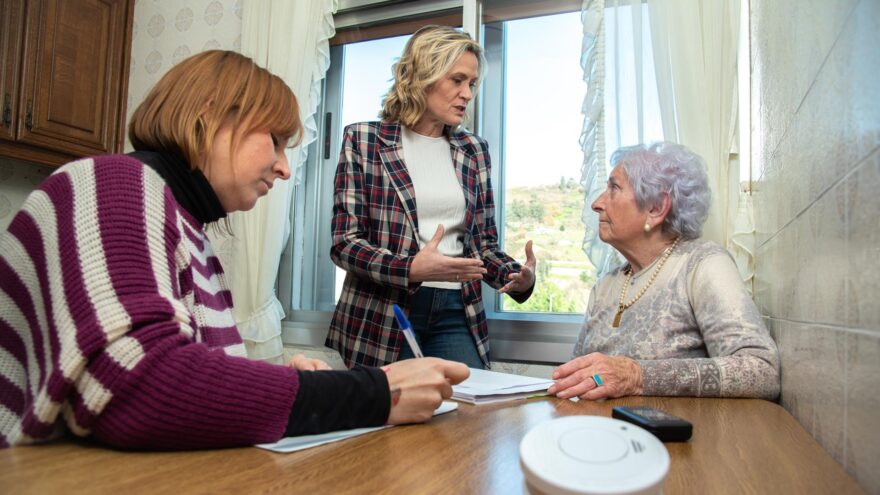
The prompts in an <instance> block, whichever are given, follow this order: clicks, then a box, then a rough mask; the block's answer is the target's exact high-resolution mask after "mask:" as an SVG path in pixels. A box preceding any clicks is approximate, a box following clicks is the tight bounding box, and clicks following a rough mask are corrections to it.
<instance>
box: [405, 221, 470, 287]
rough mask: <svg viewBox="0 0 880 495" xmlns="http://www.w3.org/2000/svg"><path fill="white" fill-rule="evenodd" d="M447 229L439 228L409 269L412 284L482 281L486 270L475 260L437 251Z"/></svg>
mask: <svg viewBox="0 0 880 495" xmlns="http://www.w3.org/2000/svg"><path fill="white" fill-rule="evenodd" d="M444 232H446V229H445V228H444V227H443V226H442V225H438V226H437V230H436V231H435V232H434V237H433V238H431V242H429V243H427V244H425V247H423V248H422V249H421V250H420V251H419V252H418V254H416V256H415V258H413V262H412V264H411V265H410V267H409V281H410V282H470V281H471V280H481V279H482V278H483V274H484V273H486V269H485V268H483V262H482V261H481V260H479V259H474V258H454V257H452V256H446V255H445V254H442V253H440V251H438V250H437V246H438V245H439V244H440V239H443V233H444Z"/></svg>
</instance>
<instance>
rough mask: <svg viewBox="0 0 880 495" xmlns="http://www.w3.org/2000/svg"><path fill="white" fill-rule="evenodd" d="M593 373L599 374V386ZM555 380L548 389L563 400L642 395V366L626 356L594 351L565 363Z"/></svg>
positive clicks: (554, 373) (555, 375) (556, 371)
mask: <svg viewBox="0 0 880 495" xmlns="http://www.w3.org/2000/svg"><path fill="white" fill-rule="evenodd" d="M593 375H599V379H600V380H601V382H602V385H597V384H596V382H595V381H594V380H593ZM553 379H554V380H556V383H555V384H554V385H553V386H551V387H550V389H549V390H547V392H548V393H550V395H554V394H555V395H556V397H559V398H560V399H569V398H571V397H575V396H577V397H580V398H581V399H588V400H596V399H604V398H606V397H607V398H615V397H624V396H627V395H641V394H642V367H641V366H639V363H637V362H635V361H634V360H632V359H630V358H628V357H626V356H606V355H605V354H602V353H599V352H593V353H591V354H587V355H586V356H581V357H578V358H575V359H572V360H571V361H569V362H567V363H565V364H563V365H562V366H560V367H558V368H556V370H555V371H553Z"/></svg>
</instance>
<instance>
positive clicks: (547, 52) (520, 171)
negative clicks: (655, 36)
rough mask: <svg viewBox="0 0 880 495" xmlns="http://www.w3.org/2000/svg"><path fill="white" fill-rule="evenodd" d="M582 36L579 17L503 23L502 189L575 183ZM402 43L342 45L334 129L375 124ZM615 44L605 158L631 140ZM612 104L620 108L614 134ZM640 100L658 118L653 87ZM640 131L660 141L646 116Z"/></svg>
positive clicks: (627, 53)
mask: <svg viewBox="0 0 880 495" xmlns="http://www.w3.org/2000/svg"><path fill="white" fill-rule="evenodd" d="M620 15H621V16H623V17H621V18H620V24H621V25H623V26H629V20H628V12H627V10H626V9H621V10H620ZM609 25H610V26H611V28H613V24H611V23H606V26H609ZM645 26H646V32H645V35H644V36H645V39H647V40H650V33H648V32H647V23H645ZM607 29H608V28H607ZM582 32H583V29H582V25H581V19H580V13H579V12H574V13H570V14H561V15H553V16H544V17H535V18H529V19H523V20H516V21H510V22H508V23H507V35H508V36H507V47H506V60H507V67H506V70H507V86H506V95H505V112H506V113H505V122H504V125H505V136H506V138H505V149H504V155H505V167H504V173H505V184H506V186H507V187H523V186H538V185H554V184H559V180H560V178H561V177H565V178H566V179H569V178H570V179H574V180H576V181H579V180H580V177H581V166H582V162H583V152H582V150H581V147H580V143H579V141H580V135H581V130H582V128H583V119H584V117H583V114H581V107H582V105H583V102H584V97H585V94H586V89H587V86H586V83H585V82H584V80H583V77H584V74H583V69H582V68H581V65H580V58H581V44H582V38H583V35H582ZM408 38H409V37H408V36H400V37H396V38H388V39H382V40H375V41H369V42H363V43H355V44H351V45H347V46H346V48H345V70H344V76H343V77H344V79H343V85H344V86H343V88H344V89H343V105H342V108H343V110H342V122H341V123H340V124H341V125H343V126H344V125H347V124H349V123H353V122H359V121H364V120H377V119H378V113H379V110H380V108H381V100H382V96H383V95H384V94H385V93H386V92H387V91H388V88H389V87H390V86H391V79H392V72H391V66H392V64H393V63H394V62H395V61H396V60H397V58H398V57H399V56H400V53H401V52H402V51H403V47H404V45H405V43H406V40H407V39H408ZM606 39H607V40H611V39H614V36H613V31H609V33H608V35H607V36H606ZM617 39H619V40H621V41H620V44H621V46H620V49H619V51H618V54H621V61H622V62H625V63H626V64H625V66H624V65H622V66H621V69H620V71H619V76H620V80H621V84H620V85H619V86H620V99H619V100H617V98H616V94H615V87H616V86H617V85H616V84H615V80H614V78H613V76H614V71H613V70H609V67H608V66H607V65H608V64H610V63H611V62H610V61H613V60H614V52H613V51H612V48H613V47H612V45H613V44H612V43H606V74H607V76H608V82H607V84H606V88H607V89H606V94H605V118H606V124H605V125H606V136H605V137H606V149H607V150H608V154H609V155H610V152H611V151H613V150H614V149H616V148H617V146H618V145H619V143H620V142H621V141H622V142H623V143H624V144H635V142H637V141H638V133H637V132H636V131H635V129H636V128H637V123H636V121H635V120H634V119H635V111H634V109H635V96H634V95H635V85H634V84H633V83H632V80H633V75H632V74H633V72H634V70H633V69H632V64H633V60H632V44H631V42H629V43H628V44H627V41H628V40H630V39H631V37H630V36H629V35H628V33H625V32H623V31H622V32H621V36H619V37H617ZM647 53H650V51H648V52H647ZM650 59H651V57H650V56H648V57H645V61H644V63H645V64H646V65H645V69H644V73H645V77H646V81H645V87H649V88H654V87H655V85H656V83H654V81H653V73H654V70H653V64H652V63H651V60H650ZM627 67H628V68H629V69H628V70H627ZM652 85H654V86H652ZM618 102H619V105H620V107H621V108H622V109H623V111H622V112H621V122H620V124H621V125H620V128H619V129H620V130H621V132H620V135H619V136H618V127H617V112H616V108H617V104H618ZM645 102H646V103H645V105H646V108H647V109H648V113H649V114H653V115H659V106H658V105H657V95H656V90H654V91H653V92H651V91H646V92H645ZM652 105H653V106H652ZM627 109H628V110H627ZM646 128H647V129H646V132H645V137H646V139H648V140H651V139H660V138H661V137H662V130H661V129H660V122H659V119H656V118H655V119H649V121H648V122H647V123H646ZM493 159H495V160H497V159H498V157H493ZM606 159H607V157H606Z"/></svg>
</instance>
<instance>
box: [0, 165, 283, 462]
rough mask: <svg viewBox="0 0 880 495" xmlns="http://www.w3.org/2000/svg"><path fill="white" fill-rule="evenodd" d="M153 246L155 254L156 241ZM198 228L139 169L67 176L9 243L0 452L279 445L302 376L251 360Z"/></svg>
mask: <svg viewBox="0 0 880 495" xmlns="http://www.w3.org/2000/svg"><path fill="white" fill-rule="evenodd" d="M145 240H146V242H145ZM231 306H232V299H231V295H230V292H229V290H228V288H227V286H226V282H225V279H224V276H223V270H222V268H221V266H220V263H219V260H218V259H217V257H216V256H215V255H214V253H213V251H212V250H211V244H210V242H209V241H208V239H207V237H206V235H205V232H204V230H203V225H201V224H200V222H198V221H197V220H196V219H194V218H193V217H192V216H191V215H190V214H189V213H188V212H187V211H186V210H184V209H183V208H182V207H181V206H180V205H179V204H178V202H177V201H176V200H175V199H174V196H173V194H172V193H171V191H170V189H169V188H168V187H167V186H166V184H165V182H164V181H163V180H162V178H161V177H160V176H159V175H158V174H157V173H156V172H154V171H153V170H152V169H150V168H149V167H146V166H145V165H144V164H142V163H140V162H139V161H137V160H135V159H133V158H130V157H125V156H105V157H98V158H91V159H85V160H80V161H77V162H73V163H70V164H68V165H66V166H64V167H62V168H60V169H59V170H58V171H56V172H55V173H54V174H52V175H51V176H50V177H49V178H48V179H47V180H46V181H44V182H43V183H42V184H41V185H40V186H39V187H38V188H37V189H36V190H35V191H34V192H33V193H32V194H31V195H30V196H29V197H28V199H27V200H26V202H25V204H24V206H23V207H22V209H21V211H19V212H18V214H17V215H16V216H15V218H14V219H13V220H12V222H11V223H10V225H9V228H8V230H7V232H5V233H2V234H0V447H5V446H10V445H16V444H26V443H33V442H37V441H40V440H45V439H49V438H52V437H54V436H56V435H57V434H59V433H60V432H61V431H62V430H63V429H64V428H63V426H62V423H64V424H66V425H67V428H68V429H70V430H71V431H72V432H73V433H75V434H77V435H81V436H85V435H89V434H92V435H94V436H95V437H96V438H98V439H99V440H100V441H102V442H104V443H107V444H109V445H115V446H120V447H125V448H159V449H191V448H211V447H224V446H233V445H249V444H254V443H260V442H270V441H275V440H277V439H278V438H280V437H281V436H282V435H283V433H284V431H285V427H286V425H287V420H288V415H289V413H290V410H291V407H292V404H293V400H294V398H295V396H296V393H297V390H298V388H299V381H298V378H297V377H298V375H297V372H296V371H295V370H292V369H287V368H284V367H281V366H274V365H269V364H266V363H262V362H256V361H250V360H248V359H246V358H245V357H243V356H244V347H243V344H242V342H241V339H240V337H239V334H238V331H237V329H236V327H235V322H234V320H233V318H232V312H231V311H230V308H231Z"/></svg>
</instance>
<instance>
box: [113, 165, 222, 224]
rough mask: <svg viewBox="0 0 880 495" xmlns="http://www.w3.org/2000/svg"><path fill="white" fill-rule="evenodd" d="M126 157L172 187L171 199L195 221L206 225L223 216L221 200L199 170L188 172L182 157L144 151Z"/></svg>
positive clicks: (188, 169) (187, 166)
mask: <svg viewBox="0 0 880 495" xmlns="http://www.w3.org/2000/svg"><path fill="white" fill-rule="evenodd" d="M128 156H130V157H132V158H135V159H137V160H139V161H141V162H143V163H145V164H147V165H149V166H150V168H152V169H153V170H155V171H156V172H157V173H158V174H159V175H161V176H162V178H163V179H165V183H167V184H168V187H169V188H171V193H172V194H174V199H176V200H177V202H178V203H180V206H183V208H184V209H185V210H186V211H188V212H189V214H190V215H192V216H193V217H195V218H196V220H198V221H200V222H202V223H203V224H207V223H211V222H214V221H217V220H219V219H221V218H223V217H225V216H226V211H224V210H223V206H222V205H221V204H220V198H218V197H217V193H216V192H214V188H212V187H211V183H210V182H208V179H207V178H206V177H205V175H204V174H203V173H202V171H201V170H199V169H192V170H190V168H189V165H187V163H186V161H184V160H183V159H182V158H180V157H178V156H176V155H173V154H171V153H158V152H155V151H145V150H141V151H135V152H133V153H129V154H128Z"/></svg>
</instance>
